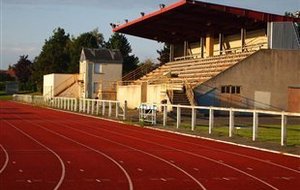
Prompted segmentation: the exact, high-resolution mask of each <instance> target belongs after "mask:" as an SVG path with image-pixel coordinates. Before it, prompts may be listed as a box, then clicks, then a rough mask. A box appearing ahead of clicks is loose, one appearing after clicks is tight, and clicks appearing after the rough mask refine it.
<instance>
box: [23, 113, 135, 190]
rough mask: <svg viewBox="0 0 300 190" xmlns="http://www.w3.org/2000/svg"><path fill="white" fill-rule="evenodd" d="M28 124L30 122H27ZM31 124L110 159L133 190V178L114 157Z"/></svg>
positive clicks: (130, 189)
mask: <svg viewBox="0 0 300 190" xmlns="http://www.w3.org/2000/svg"><path fill="white" fill-rule="evenodd" d="M20 119H22V118H20ZM25 121H27V120H25ZM27 122H28V121H27ZM29 123H32V124H33V125H36V126H39V127H40V128H42V129H44V130H45V131H48V132H50V133H52V134H55V135H57V136H60V137H61V138H63V139H67V140H69V141H71V142H73V143H75V144H78V145H81V146H83V147H85V148H87V149H89V150H92V151H94V152H96V153H98V154H100V155H102V156H104V157H106V158H107V159H109V160H110V161H112V162H113V163H114V164H116V165H117V166H118V167H119V168H120V169H121V170H122V172H123V173H124V175H125V176H126V178H127V181H128V185H129V190H133V183H132V180H131V177H130V176H129V174H128V173H127V171H126V170H125V168H123V167H122V166H121V165H120V164H119V163H118V162H117V161H116V160H114V159H113V158H112V157H110V156H108V155H107V154H105V153H103V152H101V151H99V150H96V149H94V148H92V147H90V146H88V145H85V144H82V143H80V142H78V141H76V140H74V139H71V138H69V137H67V136H64V135H62V134H60V133H57V132H55V131H53V130H50V129H48V128H45V127H43V126H42V125H40V124H37V123H33V122H29Z"/></svg>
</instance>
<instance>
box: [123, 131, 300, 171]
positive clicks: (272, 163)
mask: <svg viewBox="0 0 300 190" xmlns="http://www.w3.org/2000/svg"><path fill="white" fill-rule="evenodd" d="M146 128H147V129H151V130H155V131H161V132H167V133H171V134H176V135H180V136H185V137H192V138H197V139H204V140H208V141H211V142H218V143H222V144H229V145H233V146H239V147H242V148H249V149H254V150H259V151H262V152H268V153H273V154H277V155H278V154H282V153H281V152H276V151H271V150H266V149H260V148H257V147H251V146H247V145H241V144H236V143H231V142H226V141H221V140H215V139H211V138H206V137H200V136H195V135H189V134H183V133H179V132H174V131H167V130H163V129H155V128H151V127H146ZM126 129H127V130H130V131H133V130H131V129H128V128H126ZM140 133H141V134H147V135H148V136H149V135H150V136H154V135H153V134H150V133H144V132H140ZM155 137H158V138H161V139H168V140H171V141H173V142H180V143H184V144H187V145H192V146H196V147H201V148H204V149H206V150H212V151H214V152H215V151H219V152H224V153H227V154H232V155H236V156H240V157H244V158H248V159H252V160H256V161H260V162H263V163H266V164H270V165H273V166H276V167H279V168H282V169H286V170H289V171H292V172H295V173H300V171H298V170H295V169H293V168H290V167H287V166H283V165H281V164H276V163H274V162H272V161H270V160H263V159H260V158H256V157H253V156H249V155H245V154H241V153H237V152H231V151H227V150H223V149H219V148H212V147H208V146H203V145H200V144H196V143H192V142H186V141H182V140H176V139H172V138H169V137H165V136H157V135H155ZM283 155H286V156H291V157H295V156H297V155H289V154H283ZM297 158H299V157H298V156H297ZM299 170H300V168H299Z"/></svg>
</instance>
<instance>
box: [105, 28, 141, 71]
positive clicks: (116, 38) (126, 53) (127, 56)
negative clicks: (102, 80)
mask: <svg viewBox="0 0 300 190" xmlns="http://www.w3.org/2000/svg"><path fill="white" fill-rule="evenodd" d="M106 48H108V49H119V50H120V52H121V54H122V56H123V75H124V74H126V73H129V72H130V71H132V70H134V69H136V68H137V67H138V63H139V59H138V57H136V56H135V55H133V54H132V49H131V45H130V43H129V42H128V40H127V38H126V37H125V36H124V35H123V34H119V33H114V34H113V35H112V36H111V37H110V38H109V40H108V42H107V43H106Z"/></svg>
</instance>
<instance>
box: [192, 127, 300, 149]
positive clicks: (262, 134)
mask: <svg viewBox="0 0 300 190" xmlns="http://www.w3.org/2000/svg"><path fill="white" fill-rule="evenodd" d="M195 130H196V131H198V132H199V133H203V132H206V133H207V131H208V127H207V126H197V127H196V129H195ZM212 133H213V135H217V136H228V133H229V132H228V126H221V127H215V128H213V131H212ZM233 136H236V137H243V138H249V139H251V138H252V127H247V126H244V127H239V128H235V129H234V131H233ZM257 140H259V141H262V142H264V141H271V142H278V143H280V140H281V126H280V125H261V126H259V127H258V136H257ZM287 145H300V125H288V126H287Z"/></svg>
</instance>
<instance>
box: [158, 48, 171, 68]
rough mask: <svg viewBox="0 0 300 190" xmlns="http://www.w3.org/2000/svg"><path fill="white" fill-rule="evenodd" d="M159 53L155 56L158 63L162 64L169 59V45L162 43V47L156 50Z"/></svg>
mask: <svg viewBox="0 0 300 190" xmlns="http://www.w3.org/2000/svg"><path fill="white" fill-rule="evenodd" d="M156 52H157V53H158V55H159V57H158V58H157V59H158V61H159V64H160V65H163V64H165V63H168V62H169V61H170V45H169V44H166V43H165V44H164V47H163V48H162V49H160V50H157V51H156Z"/></svg>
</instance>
